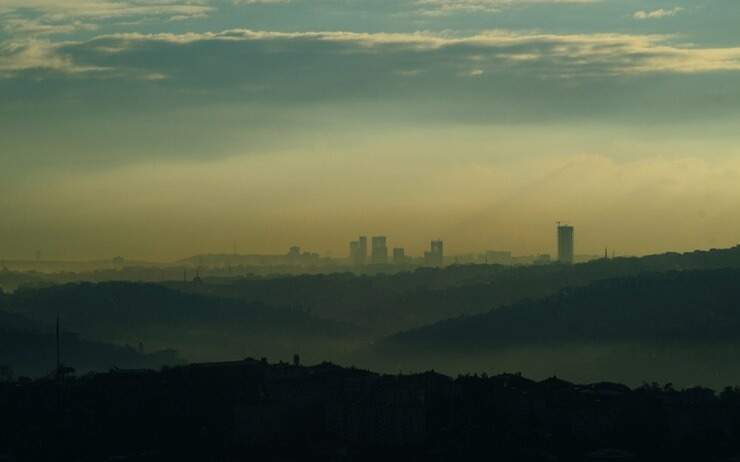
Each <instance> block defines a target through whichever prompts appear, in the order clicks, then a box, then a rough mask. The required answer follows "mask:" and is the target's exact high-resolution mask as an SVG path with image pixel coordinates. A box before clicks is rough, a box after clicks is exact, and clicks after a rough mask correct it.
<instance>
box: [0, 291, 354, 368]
mask: <svg viewBox="0 0 740 462" xmlns="http://www.w3.org/2000/svg"><path fill="white" fill-rule="evenodd" d="M4 303H5V305H6V310H8V311H12V312H15V313H19V314H22V315H24V316H26V317H28V318H30V319H32V320H36V321H40V322H47V323H49V322H53V321H54V319H55V318H56V316H57V313H59V314H60V316H61V318H62V320H63V323H64V326H65V327H66V328H67V329H69V330H73V331H75V332H79V333H81V334H82V335H84V336H86V337H88V338H92V339H96V340H100V341H106V342H113V343H116V344H119V345H139V344H143V345H144V347H145V348H146V349H147V350H148V349H152V348H153V349H162V348H174V349H177V350H178V351H180V352H181V353H182V354H183V355H185V356H186V357H187V358H189V359H191V360H216V359H223V358H242V357H245V356H247V355H254V356H272V357H275V356H278V357H281V358H286V359H287V358H289V357H291V356H292V355H293V353H296V352H298V353H303V354H306V355H313V354H316V355H319V354H325V353H326V354H327V355H328V353H329V352H331V353H336V351H338V350H339V349H340V346H341V345H342V344H343V342H345V341H350V340H351V338H360V337H361V331H359V330H358V329H356V328H353V327H352V326H348V325H345V324H340V323H338V322H335V321H327V320H323V319H319V318H317V317H315V316H313V315H311V314H310V313H306V312H303V311H300V310H287V309H274V308H271V307H268V306H265V305H264V304H258V303H252V304H247V303H243V302H240V301H237V300H230V299H225V298H219V297H212V296H205V295H198V294H186V293H183V292H179V291H176V290H172V289H169V288H166V287H163V286H159V285H155V284H142V283H126V282H110V283H100V284H91V283H80V284H67V285H62V286H53V287H47V288H39V289H23V290H18V291H16V292H15V293H13V294H11V295H7V296H5V301H4Z"/></svg>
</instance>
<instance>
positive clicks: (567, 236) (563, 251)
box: [558, 223, 574, 265]
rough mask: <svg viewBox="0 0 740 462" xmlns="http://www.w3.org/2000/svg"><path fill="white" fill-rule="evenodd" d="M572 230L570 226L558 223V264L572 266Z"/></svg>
mask: <svg viewBox="0 0 740 462" xmlns="http://www.w3.org/2000/svg"><path fill="white" fill-rule="evenodd" d="M573 236H574V230H573V227H572V226H570V225H561V224H559V223H558V263H563V264H566V265H572V264H573V256H574V243H573V242H574V240H573Z"/></svg>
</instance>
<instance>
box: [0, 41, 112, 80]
mask: <svg viewBox="0 0 740 462" xmlns="http://www.w3.org/2000/svg"><path fill="white" fill-rule="evenodd" d="M58 48H59V45H54V44H52V43H50V42H48V41H42V40H28V41H24V42H13V43H5V44H0V78H1V77H10V76H13V75H16V74H18V73H22V72H24V71H47V72H53V73H56V74H65V75H72V74H86V73H93V72H101V71H104V70H106V69H105V68H103V67H100V66H95V65H81V64H78V63H75V62H74V61H73V60H72V59H71V58H70V57H68V56H65V55H63V54H60V53H58Z"/></svg>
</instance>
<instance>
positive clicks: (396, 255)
mask: <svg viewBox="0 0 740 462" xmlns="http://www.w3.org/2000/svg"><path fill="white" fill-rule="evenodd" d="M393 263H395V264H396V265H402V264H404V263H406V250H405V249H403V248H401V247H396V248H395V249H393Z"/></svg>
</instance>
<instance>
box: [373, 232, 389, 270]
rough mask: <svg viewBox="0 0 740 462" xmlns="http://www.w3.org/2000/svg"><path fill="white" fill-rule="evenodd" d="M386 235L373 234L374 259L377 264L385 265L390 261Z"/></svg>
mask: <svg viewBox="0 0 740 462" xmlns="http://www.w3.org/2000/svg"><path fill="white" fill-rule="evenodd" d="M386 241H387V240H386V238H385V236H373V241H372V242H373V244H372V247H373V248H372V251H373V254H372V261H373V264H375V265H384V264H386V263H388V246H387V244H386Z"/></svg>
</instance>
